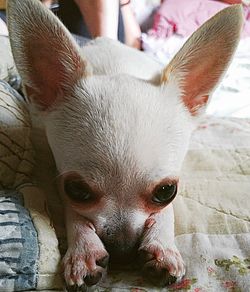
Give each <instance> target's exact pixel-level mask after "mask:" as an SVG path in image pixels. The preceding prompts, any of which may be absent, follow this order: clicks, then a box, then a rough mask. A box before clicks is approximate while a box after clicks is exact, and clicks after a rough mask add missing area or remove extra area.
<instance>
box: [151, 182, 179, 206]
mask: <svg viewBox="0 0 250 292" xmlns="http://www.w3.org/2000/svg"><path fill="white" fill-rule="evenodd" d="M176 194H177V184H169V185H165V186H161V187H159V188H157V189H156V191H155V192H154V196H153V198H152V201H153V202H154V203H157V204H168V203H170V202H171V201H172V200H173V199H174V197H175V196H176Z"/></svg>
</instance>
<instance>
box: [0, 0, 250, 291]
mask: <svg viewBox="0 0 250 292" xmlns="http://www.w3.org/2000/svg"><path fill="white" fill-rule="evenodd" d="M155 3H156V1H155ZM150 5H151V6H150V7H151V8H152V2H150ZM183 41H184V40H183V39H180V38H178V37H176V36H174V38H171V39H169V40H165V43H164V46H165V47H164V46H163V45H161V46H159V44H157V43H155V44H153V43H152V40H151V39H150V37H149V36H147V35H146V34H145V35H143V44H144V48H145V51H146V53H148V54H151V55H152V57H154V58H157V59H158V61H159V62H162V63H166V62H167V61H168V60H169V58H171V56H172V55H173V54H174V52H175V51H176V50H177V49H178V47H179V46H181V44H182V43H183ZM247 46H250V43H249V40H247V41H246V42H245V43H241V44H240V46H239V49H238V52H237V54H236V57H235V59H234V62H233V63H232V65H231V67H230V70H229V73H228V74H227V75H226V76H225V79H224V80H223V82H222V85H221V86H220V87H219V88H218V89H217V91H216V92H215V95H214V98H213V100H212V102H211V103H210V105H209V107H208V110H207V111H208V113H209V115H207V116H206V117H205V118H204V119H203V120H202V121H201V122H200V124H199V127H198V128H197V129H196V131H195V132H194V133H193V136H192V139H191V143H190V147H189V151H188V154H187V157H186V159H185V163H184V166H183V170H182V176H181V182H180V191H179V194H178V196H177V198H176V200H175V202H174V208H175V217H176V218H175V221H176V222H175V229H176V244H177V246H178V247H179V249H180V251H181V253H182V255H183V258H184V260H185V262H186V265H187V274H186V276H185V278H183V279H182V281H180V282H178V283H174V284H172V285H171V286H169V287H164V288H161V289H157V288H155V287H154V286H152V285H150V284H149V283H147V282H146V281H145V280H143V279H142V277H141V275H140V273H139V270H138V269H137V267H136V266H128V267H125V268H123V269H117V270H115V271H110V272H109V274H108V277H107V279H105V280H104V281H103V282H102V283H101V284H100V285H99V286H98V287H95V288H94V289H93V290H94V291H114V292H116V291H117V292H119V291H121V292H123V291H131V292H140V291H141V292H142V291H194V292H202V291H206V292H207V291H211V292H212V291H225V292H229V291H230V292H233V291H234V292H236V291H238V292H240V291H241V292H248V291H250V114H249V110H248V109H249V106H250V101H249V96H250V95H249V93H250V92H249V91H250V82H249V81H250V80H249V79H250V71H249V70H250V63H249V62H250V61H249V60H250V58H249V57H250V56H249V52H250V50H246V49H245V48H246V47H247ZM248 48H249V47H248ZM241 49H242V50H241ZM162 50H163V51H164V53H163V52H162ZM0 56H1V58H0V68H1V70H0V76H1V80H0V202H1V204H0V252H1V253H0V291H4V292H7V291H26V290H31V291H32V290H39V291H40V290H45V291H50V290H57V291H62V286H63V282H62V278H61V265H60V259H61V256H62V255H63V253H64V252H65V250H66V238H65V228H64V225H63V220H62V218H63V208H62V204H61V201H60V197H59V195H58V193H57V191H56V186H55V180H54V177H55V166H54V163H53V160H51V159H50V155H51V153H49V152H47V150H46V149H39V152H38V151H36V149H35V148H34V147H33V144H32V142H31V134H32V136H33V139H36V142H39V139H40V135H39V132H37V133H32V127H31V123H30V117H29V113H28V110H27V102H26V100H25V99H24V98H23V97H22V96H21V95H20V94H19V93H18V92H17V91H16V90H19V89H20V79H19V77H18V73H17V71H16V69H15V65H14V62H13V58H12V56H11V53H10V47H9V43H8V38H7V37H6V36H0ZM15 89H16V90H15ZM228 97H230V100H231V102H228V101H226V98H228ZM235 101H236V102H235ZM243 106H244V107H243ZM239 117H240V118H239ZM35 144H37V143H35Z"/></svg>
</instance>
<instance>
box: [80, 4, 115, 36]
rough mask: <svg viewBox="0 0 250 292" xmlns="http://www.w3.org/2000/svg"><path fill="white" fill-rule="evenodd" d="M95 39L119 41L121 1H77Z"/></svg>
mask: <svg viewBox="0 0 250 292" xmlns="http://www.w3.org/2000/svg"><path fill="white" fill-rule="evenodd" d="M75 2H76V4H77V5H78V7H79V9H80V11H81V13H82V15H83V16H84V20H85V23H86V25H87V27H88V30H89V32H90V34H91V36H92V37H93V38H95V37H97V36H106V37H109V38H112V39H117V30H118V13H119V0H75Z"/></svg>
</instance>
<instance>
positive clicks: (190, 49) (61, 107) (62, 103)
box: [8, 0, 242, 286]
mask: <svg viewBox="0 0 250 292" xmlns="http://www.w3.org/2000/svg"><path fill="white" fill-rule="evenodd" d="M8 13H9V15H8V23H9V30H10V37H11V44H12V50H13V54H14V57H15V61H16V64H17V67H18V70H19V72H20V74H21V75H22V78H23V81H24V86H26V87H27V88H28V89H29V90H30V89H32V90H31V92H32V93H31V95H30V98H31V99H32V100H33V102H34V103H35V104H36V105H38V110H36V111H35V113H34V111H32V112H33V115H34V116H35V119H36V118H37V117H36V116H37V115H38V116H40V122H41V120H42V122H43V124H44V128H45V133H46V136H47V139H48V142H49V146H50V148H51V150H52V152H53V156H54V159H55V162H56V166H57V170H58V173H59V175H61V193H62V196H63V197H64V201H65V204H66V206H65V210H66V223H67V224H66V225H67V233H68V243H69V249H68V252H67V254H66V256H65V258H64V268H65V270H64V274H65V279H66V282H67V284H68V285H74V284H76V285H77V286H81V285H82V284H83V282H84V277H85V276H92V275H94V274H96V272H98V271H101V272H103V271H104V268H101V267H100V266H98V265H97V264H96V261H98V260H100V259H101V257H104V256H106V255H107V251H106V250H105V249H104V245H103V243H102V241H103V242H104V243H105V244H106V243H107V242H108V243H111V244H112V245H113V246H117V245H120V249H121V251H122V250H124V249H126V248H127V247H128V248H129V249H130V248H131V249H132V248H133V247H134V246H138V245H139V246H140V248H139V250H141V251H142V250H143V251H144V252H147V253H149V254H150V255H151V257H153V258H151V261H147V260H145V262H144V269H147V268H148V267H152V268H154V269H155V271H156V272H158V271H161V270H163V271H165V269H168V271H169V272H170V274H171V275H174V276H175V277H181V276H182V275H183V274H184V273H185V268H184V264H183V260H182V258H181V256H180V253H179V252H178V250H177V248H176V246H175V244H174V214H173V209H172V206H171V205H169V206H167V207H165V208H160V207H159V206H158V207H157V206H156V205H155V206H154V207H153V203H152V201H151V197H150V196H152V195H153V194H151V193H148V192H149V190H150V189H152V185H155V184H157V183H159V182H160V181H161V180H163V179H166V178H168V179H172V178H178V176H179V173H180V170H181V165H182V162H183V159H184V157H185V154H186V151H187V149H188V143H189V139H190V135H191V132H192V130H193V129H194V127H195V125H196V123H197V118H198V117H199V112H198V110H197V109H199V108H204V105H205V103H206V101H207V95H209V94H210V93H211V92H212V91H213V89H214V87H215V86H216V84H217V83H218V81H219V80H220V78H221V76H222V74H223V72H224V71H225V69H226V68H227V66H228V64H229V61H230V58H231V56H232V54H233V52H234V50H235V47H236V44H237V42H238V39H239V35H240V28H241V25H242V17H241V16H240V15H241V8H240V6H234V7H233V6H232V7H230V8H228V9H226V10H224V11H223V12H221V13H219V14H218V15H217V16H215V17H214V18H212V19H211V20H210V21H208V22H207V23H206V24H205V25H203V26H202V28H201V29H200V30H198V31H197V32H196V33H195V34H194V35H193V36H192V37H191V38H190V40H189V41H188V42H187V43H186V44H185V45H184V46H183V48H182V49H181V50H180V52H179V53H178V54H177V55H176V57H175V58H174V59H173V60H172V61H171V63H170V64H169V65H168V66H167V67H166V68H165V69H164V70H163V68H161V66H160V65H159V64H158V63H157V62H156V61H155V60H152V59H150V58H149V57H147V56H146V55H145V54H143V53H141V52H138V51H136V50H134V49H131V48H128V47H126V46H124V45H122V44H120V43H118V42H115V41H111V40H108V39H104V38H99V39H96V40H94V41H92V42H90V43H89V45H87V46H86V47H84V48H83V49H82V50H81V51H80V49H79V48H78V47H77V45H76V43H75V42H74V41H73V40H72V37H71V36H70V34H69V33H68V32H67V30H66V29H65V28H64V26H63V25H62V24H61V23H60V22H59V21H58V20H57V19H56V17H55V16H54V15H53V14H52V13H51V12H49V11H48V10H46V9H45V7H43V6H42V4H41V3H39V1H37V0H9V1H8ZM217 40H219V41H217ZM31 44H32V46H34V47H35V50H32V49H31ZM53 70H54V71H53ZM38 71H39V72H38ZM204 72H205V74H204ZM53 82H54V83H53ZM54 84H56V86H54ZM27 92H28V91H27ZM48 97H49V98H48ZM41 111H42V112H41ZM69 173H77V174H78V176H81V177H82V179H83V180H84V181H85V182H86V183H87V184H89V185H91V186H94V187H95V189H97V190H98V191H100V192H101V193H102V194H103V195H102V198H101V201H102V204H101V207H97V208H95V207H94V212H93V209H88V208H81V206H78V207H77V206H73V205H72V204H70V203H69V200H68V198H67V194H65V192H64V189H63V181H64V179H65V177H67V175H68V174H69ZM151 192H152V190H151ZM145 196H149V197H148V198H147V200H148V202H150V203H148V206H149V207H145V206H143V204H145V202H146V197H145ZM83 205H84V203H83ZM148 220H151V224H149V223H148V222H150V221H148ZM139 239H141V242H138V241H139ZM93 250H94V252H93ZM159 255H160V256H159ZM111 256H112V255H111ZM79 259H80V260H79ZM89 261H91V264H89ZM163 276H164V275H163ZM165 276H166V277H167V273H166V275H165ZM85 279H86V278H85ZM162 281H163V284H164V283H165V278H164V277H163V279H162Z"/></svg>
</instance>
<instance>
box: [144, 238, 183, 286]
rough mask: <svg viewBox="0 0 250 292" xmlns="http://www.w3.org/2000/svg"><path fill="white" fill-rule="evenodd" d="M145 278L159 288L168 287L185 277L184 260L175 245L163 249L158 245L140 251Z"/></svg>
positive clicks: (151, 245)
mask: <svg viewBox="0 0 250 292" xmlns="http://www.w3.org/2000/svg"><path fill="white" fill-rule="evenodd" d="M139 256H140V260H141V262H142V265H143V268H142V272H143V275H144V277H145V278H146V279H147V280H149V281H150V282H152V283H153V284H154V285H157V286H166V285H170V284H172V283H174V282H175V281H176V280H179V279H181V278H182V277H183V276H184V275H185V265H184V262H183V259H182V257H181V255H180V252H179V251H178V249H177V247H176V246H175V245H173V246H171V247H168V248H162V246H161V245H159V244H158V243H152V244H149V245H146V246H142V247H140V249H139Z"/></svg>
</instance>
